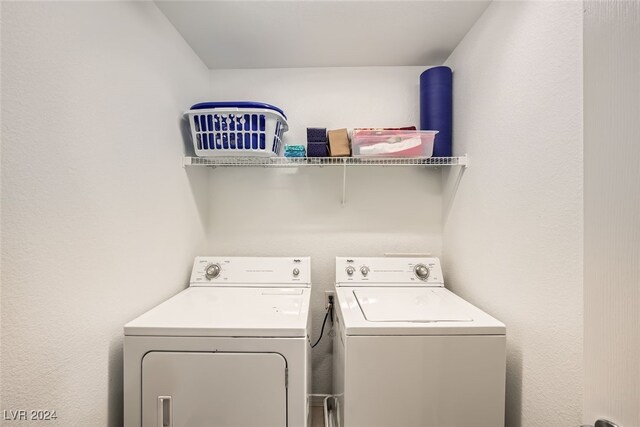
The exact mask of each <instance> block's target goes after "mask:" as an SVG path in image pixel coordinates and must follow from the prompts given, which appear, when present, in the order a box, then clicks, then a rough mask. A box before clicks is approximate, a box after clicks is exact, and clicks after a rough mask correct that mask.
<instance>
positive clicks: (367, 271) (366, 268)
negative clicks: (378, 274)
mask: <svg viewBox="0 0 640 427" xmlns="http://www.w3.org/2000/svg"><path fill="white" fill-rule="evenodd" d="M360 273H362V275H363V276H365V277H366V276H367V274H369V267H367V266H366V265H365V266H362V267H360Z"/></svg>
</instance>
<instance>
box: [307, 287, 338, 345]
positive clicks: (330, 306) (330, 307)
mask: <svg viewBox="0 0 640 427" xmlns="http://www.w3.org/2000/svg"><path fill="white" fill-rule="evenodd" d="M329 317H331V324H332V325H333V295H329V303H328V304H327V313H326V314H325V315H324V320H323V321H322V329H320V336H319V337H318V341H316V342H315V344H311V348H315V346H317V345H318V344H319V343H320V340H321V339H322V337H323V336H324V327H325V325H326V324H327V319H328V318H329Z"/></svg>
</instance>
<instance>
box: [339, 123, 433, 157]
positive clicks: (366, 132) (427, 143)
mask: <svg viewBox="0 0 640 427" xmlns="http://www.w3.org/2000/svg"><path fill="white" fill-rule="evenodd" d="M437 133H438V131H437V130H382V129H380V130H376V129H354V130H353V132H352V134H351V149H352V151H353V156H354V157H431V156H432V154H433V140H434V139H435V137H436V134H437Z"/></svg>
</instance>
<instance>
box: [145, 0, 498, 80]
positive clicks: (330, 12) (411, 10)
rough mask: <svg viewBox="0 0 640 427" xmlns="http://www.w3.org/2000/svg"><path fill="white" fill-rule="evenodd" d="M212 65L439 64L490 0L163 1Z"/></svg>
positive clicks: (159, 1) (159, 2) (167, 11)
mask: <svg viewBox="0 0 640 427" xmlns="http://www.w3.org/2000/svg"><path fill="white" fill-rule="evenodd" d="M155 3H156V4H157V5H158V7H159V8H160V10H162V12H163V13H164V14H165V15H166V17H167V18H168V19H169V21H170V22H171V23H172V24H173V25H174V26H175V27H176V29H177V30H178V31H179V32H180V34H182V36H183V37H184V39H185V40H186V41H187V43H189V45H191V47H192V48H193V50H194V51H195V52H196V54H198V55H199V56H200V58H202V60H203V61H204V63H205V64H206V65H207V66H208V67H209V68H211V69H235V68H298V67H357V66H403V65H439V64H442V63H443V62H444V61H445V60H446V59H447V57H448V56H449V54H450V53H451V52H452V51H453V49H454V48H455V47H456V46H457V45H458V43H459V42H460V41H461V40H462V38H463V37H464V36H465V34H466V33H467V32H468V31H469V29H470V28H471V27H472V26H473V24H474V23H475V22H476V21H477V20H478V18H479V17H480V15H482V12H484V10H485V9H486V8H487V6H488V5H489V3H490V1H482V0H478V1H451V0H446V1H445V0H442V1H402V0H387V1H356V0H352V1H344V0H343V1H325V0H316V1H309V0H288V1H264V0H263V1H241V0H236V1H191V0H186V1H175V0H174V1H165V0H155Z"/></svg>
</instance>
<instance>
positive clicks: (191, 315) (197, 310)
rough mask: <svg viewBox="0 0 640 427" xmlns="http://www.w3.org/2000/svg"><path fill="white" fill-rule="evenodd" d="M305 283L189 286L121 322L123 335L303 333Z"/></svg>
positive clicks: (306, 297)
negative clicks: (297, 285)
mask: <svg viewBox="0 0 640 427" xmlns="http://www.w3.org/2000/svg"><path fill="white" fill-rule="evenodd" d="M310 294H311V293H310V289H309V288H297V289H292V288H284V287H281V288H275V287H274V288H225V287H220V288H217V287H189V288H188V289H186V290H184V291H182V292H180V293H179V294H178V295H176V296H174V297H173V298H170V299H168V300H167V301H165V302H164V303H162V304H160V305H159V306H157V307H155V308H153V309H151V310H150V311H148V312H146V313H144V314H143V315H141V316H140V317H138V318H137V319H134V320H132V321H131V322H129V323H128V324H126V325H125V327H124V331H125V335H154V336H201V337H306V335H307V319H308V313H309V296H310Z"/></svg>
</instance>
